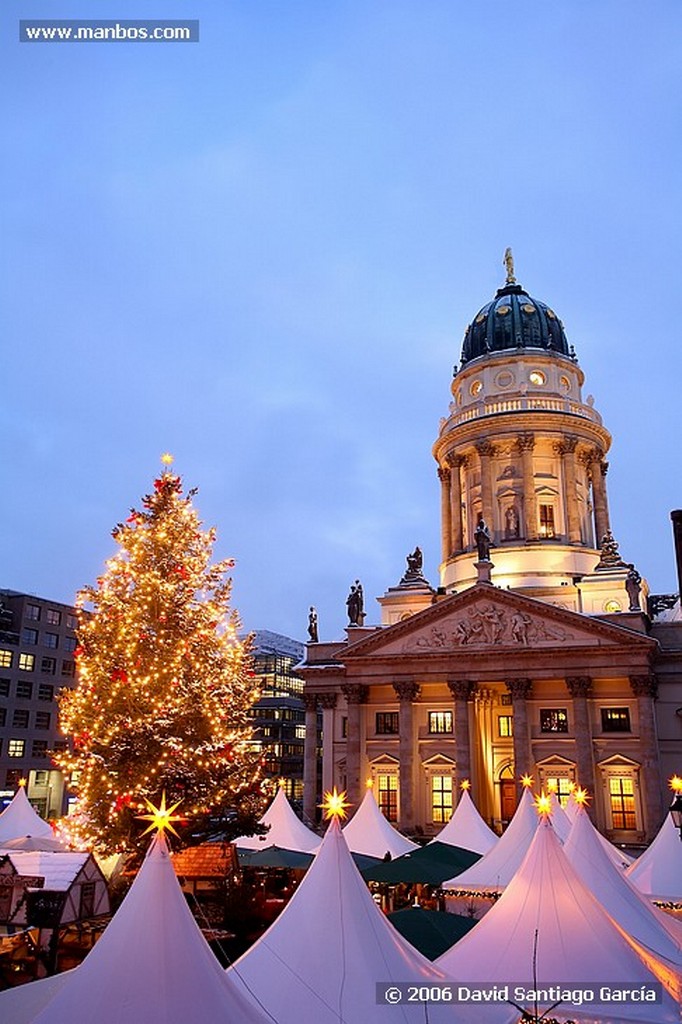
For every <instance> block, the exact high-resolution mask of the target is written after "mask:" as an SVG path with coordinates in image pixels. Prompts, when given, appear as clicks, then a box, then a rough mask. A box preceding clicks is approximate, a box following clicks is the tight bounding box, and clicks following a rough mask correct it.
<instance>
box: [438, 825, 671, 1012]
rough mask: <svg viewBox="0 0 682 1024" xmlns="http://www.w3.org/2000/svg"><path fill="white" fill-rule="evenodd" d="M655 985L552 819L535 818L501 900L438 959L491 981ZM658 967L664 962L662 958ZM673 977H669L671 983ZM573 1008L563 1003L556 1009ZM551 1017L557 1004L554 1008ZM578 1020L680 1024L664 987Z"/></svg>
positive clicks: (599, 1006) (596, 1007) (600, 1006)
mask: <svg viewBox="0 0 682 1024" xmlns="http://www.w3.org/2000/svg"><path fill="white" fill-rule="evenodd" d="M534 961H535V967H536V971H537V973H536V976H535V977H536V981H537V985H536V986H535V987H537V988H542V987H546V986H551V985H563V986H566V987H568V986H570V985H571V984H573V985H578V984H580V985H591V984H592V985H594V986H595V987H596V988H598V987H599V986H600V985H603V984H612V985H615V984H619V985H623V986H627V987H628V988H633V987H636V986H639V985H654V984H656V982H657V980H658V979H657V978H656V977H655V976H654V975H653V974H652V972H651V971H650V970H649V968H648V967H647V966H646V965H645V964H644V962H643V960H642V959H641V958H640V956H639V955H638V953H637V952H635V949H634V948H633V946H632V945H631V944H630V943H629V942H628V940H627V938H626V936H625V934H624V933H623V931H622V930H621V929H620V928H619V927H618V925H616V924H615V923H614V922H613V920H612V919H611V917H610V916H609V915H608V914H607V913H606V911H605V910H604V909H603V908H602V907H601V905H600V904H599V903H598V902H597V900H596V899H595V897H594V896H593V895H592V894H591V893H590V892H589V890H588V889H587V887H586V886H585V885H584V884H583V883H582V882H581V880H580V878H579V877H578V875H577V873H576V872H575V870H574V868H573V867H572V866H571V864H570V863H569V861H568V859H567V858H566V855H565V854H564V852H563V849H562V847H561V843H560V841H559V839H558V837H557V835H556V833H555V832H554V829H553V828H552V826H551V824H550V822H549V821H548V820H543V821H541V822H540V824H539V826H538V828H537V831H536V833H535V837H534V839H533V842H532V843H531V846H530V849H529V850H528V852H527V854H526V857H525V858H524V861H523V864H522V865H521V867H520V869H519V871H518V872H517V873H516V875H515V876H514V878H513V879H512V881H511V882H510V884H509V885H508V886H507V888H506V889H505V891H504V893H503V895H502V896H501V898H500V899H499V901H498V902H497V903H496V904H495V905H494V906H493V907H492V908H491V909H490V910H489V911H488V913H487V914H486V915H485V917H483V918H482V920H481V921H479V923H478V924H477V925H476V927H475V928H473V929H472V931H471V932H469V933H468V935H465V936H464V938H462V939H460V941H459V942H458V943H456V944H455V945H454V946H453V947H452V948H451V949H449V950H448V951H447V952H446V953H444V954H443V955H442V956H441V957H439V958H438V960H437V961H436V963H437V965H438V966H439V967H441V968H442V969H443V970H444V971H446V973H448V974H450V975H452V976H453V977H456V978H467V980H468V981H469V982H479V983H483V982H490V983H494V984H497V985H503V984H506V983H515V984H521V985H525V986H528V988H533V987H534ZM661 966H662V965H661ZM678 981H679V978H678V979H675V978H670V985H671V987H674V986H675V985H676V984H677V983H678ZM570 1010H571V1007H565V1008H564V1007H562V1008H561V1016H564V1014H567V1015H568V1016H569V1017H571V1016H573V1014H572V1013H571V1012H570ZM551 1015H552V1016H555V1017H556V1016H557V1011H556V1010H554V1011H552V1014H551ZM581 1015H582V1018H583V1019H592V1020H598V1021H599V1022H600V1024H623V1022H625V1021H628V1022H635V1021H637V1022H647V1021H649V1022H654V1021H655V1022H657V1024H672V1022H673V1021H674V1022H675V1024H679V1008H678V1005H677V1002H676V1000H675V999H674V998H673V997H672V996H671V995H670V992H669V991H667V990H666V989H665V988H664V990H663V1001H662V1003H658V1004H657V1003H644V1002H639V1003H633V1002H630V1003H626V1002H620V1003H617V1004H610V1003H595V1004H591V1005H590V1006H589V1007H588V1006H582V1007H581Z"/></svg>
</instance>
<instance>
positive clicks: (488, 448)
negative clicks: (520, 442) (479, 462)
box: [474, 441, 497, 458]
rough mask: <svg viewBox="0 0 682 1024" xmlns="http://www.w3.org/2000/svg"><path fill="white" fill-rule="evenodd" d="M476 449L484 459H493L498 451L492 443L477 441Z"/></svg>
mask: <svg viewBox="0 0 682 1024" xmlns="http://www.w3.org/2000/svg"><path fill="white" fill-rule="evenodd" d="M474 448H475V449H476V451H477V452H478V454H479V456H480V457H482V458H492V456H493V455H494V454H495V452H496V451H497V449H496V448H495V445H494V444H493V443H492V441H476V443H475V445H474Z"/></svg>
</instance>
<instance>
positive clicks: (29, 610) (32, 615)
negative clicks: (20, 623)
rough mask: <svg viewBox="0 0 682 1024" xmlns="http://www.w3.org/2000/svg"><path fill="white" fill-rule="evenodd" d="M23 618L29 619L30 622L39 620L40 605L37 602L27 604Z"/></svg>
mask: <svg viewBox="0 0 682 1024" xmlns="http://www.w3.org/2000/svg"><path fill="white" fill-rule="evenodd" d="M24 618H25V619H29V621H31V622H40V606H39V605H37V604H27V605H26V611H25V612H24Z"/></svg>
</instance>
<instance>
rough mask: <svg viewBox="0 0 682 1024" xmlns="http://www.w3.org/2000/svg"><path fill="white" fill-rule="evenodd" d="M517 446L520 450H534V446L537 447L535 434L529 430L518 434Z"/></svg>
mask: <svg viewBox="0 0 682 1024" xmlns="http://www.w3.org/2000/svg"><path fill="white" fill-rule="evenodd" d="M516 447H517V448H518V450H519V451H520V452H532V451H533V448H535V434H533V433H532V432H531V431H529V430H526V431H524V433H523V434H518V436H517V438H516Z"/></svg>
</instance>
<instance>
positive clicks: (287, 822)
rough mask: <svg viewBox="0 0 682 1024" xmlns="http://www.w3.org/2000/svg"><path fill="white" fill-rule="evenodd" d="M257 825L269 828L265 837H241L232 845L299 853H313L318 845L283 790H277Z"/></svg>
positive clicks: (251, 848) (315, 838) (316, 837)
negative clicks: (271, 848)
mask: <svg viewBox="0 0 682 1024" xmlns="http://www.w3.org/2000/svg"><path fill="white" fill-rule="evenodd" d="M259 824H261V825H268V826H269V831H268V833H267V835H264V836H241V837H240V838H239V839H235V840H233V842H234V845H235V846H237V847H238V848H239V849H241V850H266V849H267V848H268V846H279V847H280V848H281V849H284V850H297V851H299V852H300V853H314V852H315V850H317V848H318V847H319V845H320V837H319V836H318V835H316V833H315V832H313V831H311V829H309V828H307V827H306V826H305V825H304V824H303V822H302V821H301V819H300V818H298V817H297V816H296V814H295V812H294V810H293V808H292V806H291V804H290V803H289V801H288V800H287V795H286V793H285V792H284V789H281V788H280V789H278V790H277V795H276V796H275V799H274V800H273V801H272V803H271V804H270V806H269V807H268V809H267V811H266V812H265V814H264V815H263V817H262V818H261V819H260V822H259Z"/></svg>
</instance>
